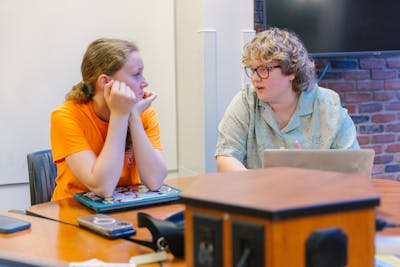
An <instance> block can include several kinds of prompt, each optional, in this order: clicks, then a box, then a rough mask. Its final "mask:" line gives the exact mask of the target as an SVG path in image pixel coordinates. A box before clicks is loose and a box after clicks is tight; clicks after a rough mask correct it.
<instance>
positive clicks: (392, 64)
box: [386, 57, 400, 68]
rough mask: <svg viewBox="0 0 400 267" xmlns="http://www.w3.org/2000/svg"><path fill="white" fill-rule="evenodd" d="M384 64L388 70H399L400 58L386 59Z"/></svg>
mask: <svg viewBox="0 0 400 267" xmlns="http://www.w3.org/2000/svg"><path fill="white" fill-rule="evenodd" d="M386 64H387V66H388V68H400V57H395V58H388V59H387V60H386Z"/></svg>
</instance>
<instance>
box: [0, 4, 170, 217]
mask: <svg viewBox="0 0 400 267" xmlns="http://www.w3.org/2000/svg"><path fill="white" fill-rule="evenodd" d="M0 36H1V42H0V58H1V61H0V62H1V63H0V80H1V83H0V95H1V97H0V125H1V131H0V135H1V136H0V140H1V143H0V185H4V184H14V185H15V186H0V203H11V202H10V201H7V199H8V198H6V196H7V195H8V193H9V192H10V191H13V192H14V194H11V195H14V196H15V198H16V199H18V201H20V202H14V203H16V204H15V205H16V206H18V208H20V207H21V206H26V205H28V204H29V203H26V199H27V198H26V196H25V194H26V192H27V188H28V187H27V185H26V184H25V185H24V184H23V183H26V182H27V181H28V171H27V163H26V154H27V153H28V152H31V151H36V150H41V149H47V148H49V147H50V143H49V115H50V112H51V110H52V109H54V108H55V107H56V106H57V105H59V104H61V103H62V101H63V99H64V95H65V94H66V93H67V92H68V91H69V90H70V88H71V87H72V85H74V84H75V83H78V82H79V81H80V80H81V76H80V64H81V60H82V56H83V53H84V52H85V50H86V48H87V46H88V45H89V43H90V42H91V41H93V40H94V39H96V38H99V37H116V38H124V39H130V40H133V41H135V42H136V43H137V44H138V45H139V48H140V50H141V53H142V57H143V60H144V64H145V76H146V79H147V80H148V82H149V84H150V86H149V89H150V90H153V91H155V92H156V93H157V94H158V99H157V100H156V101H155V102H154V106H155V107H156V110H157V113H158V116H159V119H160V127H161V142H162V144H163V147H164V152H165V155H166V158H167V163H168V168H169V170H173V171H174V170H176V169H177V140H176V94H175V93H176V89H175V54H174V52H175V40H174V1H173V0H146V1H144V0H114V1H112V2H110V1H107V0H68V1H54V0H35V1H31V0H1V1H0ZM21 183H22V184H21ZM17 184H19V185H17ZM14 189H15V191H14ZM28 192H29V191H28ZM28 196H29V195H28ZM28 199H29V198H28ZM10 208H11V207H10ZM2 209H3V210H4V209H6V208H2V207H1V206H0V210H2Z"/></svg>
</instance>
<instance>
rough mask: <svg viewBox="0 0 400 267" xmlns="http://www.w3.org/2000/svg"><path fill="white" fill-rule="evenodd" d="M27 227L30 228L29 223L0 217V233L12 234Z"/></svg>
mask: <svg viewBox="0 0 400 267" xmlns="http://www.w3.org/2000/svg"><path fill="white" fill-rule="evenodd" d="M29 227H31V223H30V222H27V221H24V220H21V219H17V218H13V217H8V216H4V215H0V233H14V232H17V231H20V230H24V229H28V228H29Z"/></svg>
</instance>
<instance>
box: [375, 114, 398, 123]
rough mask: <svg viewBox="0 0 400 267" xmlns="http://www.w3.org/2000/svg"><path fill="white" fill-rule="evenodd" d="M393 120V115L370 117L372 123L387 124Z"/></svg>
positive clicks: (394, 116) (394, 117)
mask: <svg viewBox="0 0 400 267" xmlns="http://www.w3.org/2000/svg"><path fill="white" fill-rule="evenodd" d="M395 119H396V115H395V114H376V115H372V116H371V121H372V122H379V123H384V122H389V121H393V120H395Z"/></svg>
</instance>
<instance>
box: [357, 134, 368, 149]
mask: <svg viewBox="0 0 400 267" xmlns="http://www.w3.org/2000/svg"><path fill="white" fill-rule="evenodd" d="M369 139H370V137H369V136H368V135H363V136H360V135H359V136H357V141H358V143H359V144H360V146H362V145H368V144H369Z"/></svg>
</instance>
